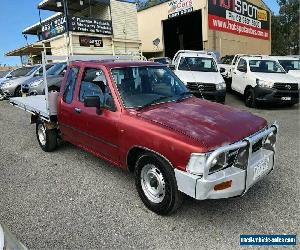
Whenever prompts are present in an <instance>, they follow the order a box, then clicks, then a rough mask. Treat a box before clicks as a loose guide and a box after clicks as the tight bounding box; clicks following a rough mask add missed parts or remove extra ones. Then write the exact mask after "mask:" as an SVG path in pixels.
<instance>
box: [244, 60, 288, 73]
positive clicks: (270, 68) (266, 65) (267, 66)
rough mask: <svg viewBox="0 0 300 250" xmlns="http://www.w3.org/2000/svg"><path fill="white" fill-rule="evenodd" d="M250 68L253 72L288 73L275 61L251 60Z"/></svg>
mask: <svg viewBox="0 0 300 250" xmlns="http://www.w3.org/2000/svg"><path fill="white" fill-rule="evenodd" d="M249 66H250V71H251V72H260V73H282V74H284V73H286V72H285V71H284V69H283V68H282V67H281V65H280V64H279V63H278V62H277V61H273V60H250V61H249Z"/></svg>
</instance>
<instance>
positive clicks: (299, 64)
mask: <svg viewBox="0 0 300 250" xmlns="http://www.w3.org/2000/svg"><path fill="white" fill-rule="evenodd" d="M279 63H280V64H281V66H282V67H283V68H284V69H285V70H286V71H289V70H300V60H298V59H295V60H279Z"/></svg>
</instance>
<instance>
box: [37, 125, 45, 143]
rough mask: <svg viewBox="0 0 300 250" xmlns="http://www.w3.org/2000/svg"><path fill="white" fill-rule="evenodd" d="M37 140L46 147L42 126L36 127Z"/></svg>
mask: <svg viewBox="0 0 300 250" xmlns="http://www.w3.org/2000/svg"><path fill="white" fill-rule="evenodd" d="M38 138H39V141H40V143H41V144H42V145H43V146H45V145H46V129H45V127H44V126H43V124H39V125H38Z"/></svg>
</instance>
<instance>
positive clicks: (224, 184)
mask: <svg viewBox="0 0 300 250" xmlns="http://www.w3.org/2000/svg"><path fill="white" fill-rule="evenodd" d="M231 184H232V180H230V181H224V182H222V183H220V184H217V185H215V187H214V190H215V191H218V190H223V189H226V188H230V187H231Z"/></svg>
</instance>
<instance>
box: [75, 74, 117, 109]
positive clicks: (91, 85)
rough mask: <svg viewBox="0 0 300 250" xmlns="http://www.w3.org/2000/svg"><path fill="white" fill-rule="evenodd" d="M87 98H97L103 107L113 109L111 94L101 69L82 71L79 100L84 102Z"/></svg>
mask: <svg viewBox="0 0 300 250" xmlns="http://www.w3.org/2000/svg"><path fill="white" fill-rule="evenodd" d="M87 96H98V97H99V98H100V102H101V103H102V105H103V106H105V107H106V108H108V109H110V110H114V109H115V105H114V102H113V98H112V94H111V91H110V89H109V86H108V84H107V80H106V77H105V75H104V73H103V71H102V70H101V69H93V68H86V69H85V70H84V73H83V76H82V81H81V84H80V90H79V100H80V101H81V102H84V98H85V97H87Z"/></svg>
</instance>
